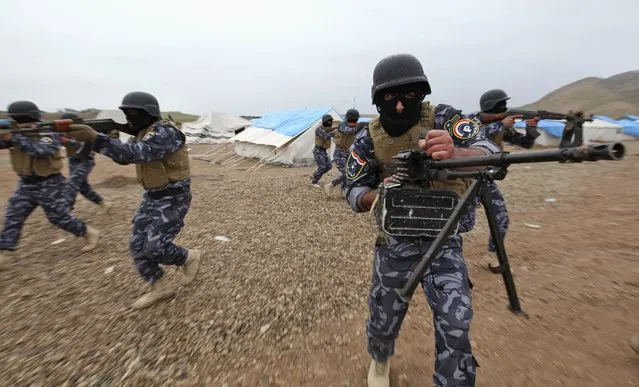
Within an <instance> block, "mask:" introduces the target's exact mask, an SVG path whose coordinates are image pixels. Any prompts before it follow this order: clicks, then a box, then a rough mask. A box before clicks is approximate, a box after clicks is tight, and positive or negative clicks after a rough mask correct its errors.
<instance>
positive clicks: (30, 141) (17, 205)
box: [0, 101, 99, 269]
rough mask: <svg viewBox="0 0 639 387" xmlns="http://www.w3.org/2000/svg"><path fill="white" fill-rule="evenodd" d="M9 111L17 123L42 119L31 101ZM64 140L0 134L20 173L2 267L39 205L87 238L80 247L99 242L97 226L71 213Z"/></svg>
mask: <svg viewBox="0 0 639 387" xmlns="http://www.w3.org/2000/svg"><path fill="white" fill-rule="evenodd" d="M8 115H9V116H10V117H11V118H12V119H14V120H15V121H16V122H17V123H18V124H31V123H36V122H38V121H40V119H41V112H40V110H39V109H38V107H37V106H36V104H34V103H33V102H31V101H18V102H14V103H12V104H10V105H9V108H8ZM65 141H66V139H65V138H64V137H63V136H61V135H60V134H59V133H41V134H40V135H39V136H26V135H21V134H6V135H3V136H2V137H1V138H0V149H9V155H10V157H11V165H12V166H13V169H14V170H15V172H16V173H17V174H18V175H19V176H20V181H19V182H18V188H17V189H16V191H15V192H14V193H13V195H12V196H11V199H9V205H8V207H7V215H6V217H5V222H4V229H3V230H2V234H0V269H2V268H5V267H6V266H7V265H8V263H9V257H8V255H7V253H8V252H10V251H14V250H16V248H17V245H18V241H19V239H20V234H21V232H22V227H23V226H24V222H25V221H26V220H27V218H28V217H29V215H31V213H32V212H33V210H35V209H36V207H38V206H40V207H42V210H43V211H44V213H45V215H46V217H47V219H48V220H49V221H50V222H51V223H52V224H53V225H55V226H56V227H59V228H61V229H63V230H65V231H68V232H70V233H72V234H74V235H75V236H77V237H83V238H84V240H85V245H84V247H83V248H82V249H81V250H80V251H82V252H87V251H91V250H93V249H94V248H95V247H96V246H97V243H98V236H99V232H98V230H96V229H94V228H92V227H91V226H89V225H87V224H86V223H84V222H83V221H81V220H80V219H77V218H75V217H73V216H71V215H70V214H69V207H68V196H67V195H66V194H65V190H66V187H67V180H66V179H65V178H64V176H63V175H62V173H61V170H62V160H63V156H62V151H61V147H62V143H63V142H65Z"/></svg>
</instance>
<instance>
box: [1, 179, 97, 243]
mask: <svg viewBox="0 0 639 387" xmlns="http://www.w3.org/2000/svg"><path fill="white" fill-rule="evenodd" d="M66 186H67V180H66V179H65V178H64V176H62V175H60V174H58V175H52V176H49V177H46V178H41V177H23V178H22V179H21V180H20V181H19V182H18V188H17V189H16V190H15V192H14V193H13V195H12V196H11V198H10V199H9V205H8V207H7V214H6V216H5V220H4V229H3V230H2V234H0V250H15V249H16V247H17V245H18V241H19V240H20V234H21V233H22V226H24V222H25V221H26V220H27V218H28V217H29V215H31V213H32V212H33V210H35V208H36V207H37V206H41V207H42V210H43V211H44V214H45V215H46V217H47V219H49V222H51V224H53V225H54V226H56V227H59V228H61V229H63V230H65V231H68V232H70V233H72V234H73V235H75V236H78V237H80V236H83V235H84V234H85V233H86V230H87V229H86V224H85V223H84V222H83V221H81V220H79V219H77V218H75V217H73V216H71V215H70V214H69V211H68V208H69V204H68V197H67V196H66V195H65V190H66Z"/></svg>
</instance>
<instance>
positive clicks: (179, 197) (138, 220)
mask: <svg viewBox="0 0 639 387" xmlns="http://www.w3.org/2000/svg"><path fill="white" fill-rule="evenodd" d="M120 109H122V111H124V114H125V115H126V118H127V122H128V123H129V126H130V127H131V129H132V130H133V131H135V132H136V133H137V135H136V136H135V140H133V141H130V142H128V143H122V142H121V141H118V140H114V139H112V138H109V137H108V136H106V135H104V134H98V133H96V132H95V131H94V130H93V129H91V128H90V127H88V126H86V125H71V126H70V129H71V131H70V132H69V135H70V136H74V137H75V138H76V139H77V140H78V141H84V142H86V143H94V144H95V146H94V149H95V150H96V151H98V152H99V153H101V154H103V155H105V156H107V157H110V158H111V159H113V160H114V161H115V162H116V163H119V164H131V163H134V164H136V173H137V178H138V182H139V183H140V185H141V186H142V187H143V188H144V190H145V192H144V197H143V199H142V202H141V203H140V207H139V208H138V211H137V213H136V214H135V217H134V218H133V235H132V236H131V241H130V250H131V255H132V256H133V261H134V262H135V266H136V268H137V270H138V273H139V274H140V276H141V277H142V278H143V279H144V280H145V281H147V282H148V283H149V285H150V289H149V291H148V292H147V293H146V294H144V295H143V296H142V297H141V298H139V299H138V300H137V301H135V302H134V303H133V304H132V307H133V308H134V309H141V308H146V307H148V306H150V305H153V304H154V303H156V302H158V301H160V300H163V299H166V298H169V297H172V296H173V295H174V294H175V289H173V288H171V287H170V286H169V285H168V283H167V281H166V278H165V277H164V271H163V270H162V268H161V267H160V265H173V266H177V267H179V268H181V269H182V278H181V280H182V284H183V285H189V284H191V283H192V282H193V281H194V280H195V277H196V275H197V273H198V271H199V268H200V262H201V252H200V251H198V250H187V249H185V248H183V247H180V246H177V245H176V244H174V243H173V240H174V239H175V237H176V236H177V235H178V233H179V232H180V231H181V230H182V228H183V227H184V217H185V216H186V214H187V212H188V210H189V208H190V206H191V175H190V167H189V154H188V151H187V149H186V137H185V135H184V134H183V133H182V132H181V131H180V130H178V129H177V128H176V127H175V126H174V125H173V123H172V122H170V121H167V120H163V119H161V116H160V107H159V104H158V101H157V99H155V97H154V96H152V95H151V94H148V93H143V92H133V93H129V94H127V95H126V96H125V97H124V99H123V101H122V105H121V106H120Z"/></svg>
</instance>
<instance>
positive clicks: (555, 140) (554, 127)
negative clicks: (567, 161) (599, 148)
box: [515, 116, 631, 146]
mask: <svg viewBox="0 0 639 387" xmlns="http://www.w3.org/2000/svg"><path fill="white" fill-rule="evenodd" d="M593 118H594V120H593V121H592V122H585V123H584V131H583V141H584V144H590V143H593V142H610V141H624V140H628V139H631V137H629V136H627V135H625V134H624V133H623V127H622V126H621V125H618V124H616V123H614V122H608V121H605V120H601V119H597V117H596V116H595V117H593ZM565 125H566V122H565V121H563V120H541V121H539V123H538V124H537V127H538V131H539V134H540V136H539V137H538V138H537V139H536V140H535V144H538V145H544V146H559V142H560V141H561V135H562V134H563V131H564V126H565ZM525 127H526V122H525V121H519V122H517V123H515V128H516V129H517V131H519V132H520V133H526V131H525Z"/></svg>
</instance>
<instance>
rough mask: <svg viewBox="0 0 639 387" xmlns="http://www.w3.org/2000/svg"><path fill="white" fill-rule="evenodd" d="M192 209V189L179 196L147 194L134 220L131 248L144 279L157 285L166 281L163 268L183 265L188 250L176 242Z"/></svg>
mask: <svg viewBox="0 0 639 387" xmlns="http://www.w3.org/2000/svg"><path fill="white" fill-rule="evenodd" d="M190 207H191V190H190V189H189V188H188V187H187V188H185V190H184V191H183V193H180V194H178V195H171V196H165V197H161V198H151V197H149V193H148V192H146V193H145V194H144V197H143V199H142V202H141V203H140V206H139V208H138V210H137V212H136V214H135V217H134V218H133V233H132V235H131V240H130V244H129V248H130V250H131V255H132V256H133V262H134V263H135V267H136V269H137V270H138V273H139V274H140V276H141V277H142V278H143V279H144V280H145V281H148V282H150V283H151V284H153V283H154V282H155V281H157V280H159V279H160V278H162V276H163V275H164V271H163V270H162V268H161V267H160V265H176V266H182V265H184V262H185V261H186V256H187V253H188V251H187V250H186V249H185V248H183V247H180V246H177V245H175V244H174V243H173V240H174V239H175V237H177V235H178V234H179V233H180V231H181V230H182V228H183V227H184V217H185V216H186V214H187V213H188V211H189V208H190Z"/></svg>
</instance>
